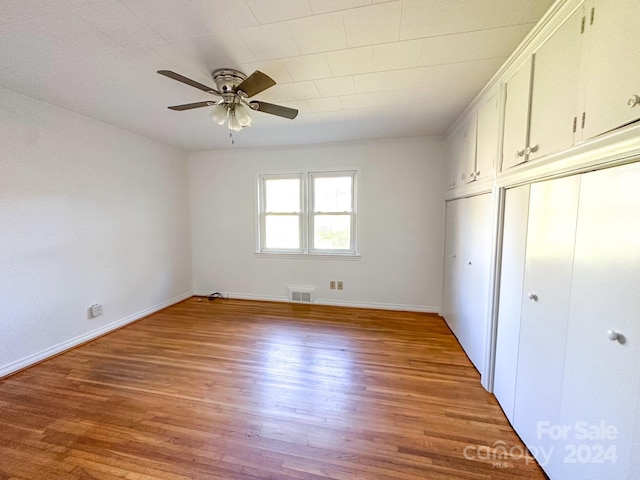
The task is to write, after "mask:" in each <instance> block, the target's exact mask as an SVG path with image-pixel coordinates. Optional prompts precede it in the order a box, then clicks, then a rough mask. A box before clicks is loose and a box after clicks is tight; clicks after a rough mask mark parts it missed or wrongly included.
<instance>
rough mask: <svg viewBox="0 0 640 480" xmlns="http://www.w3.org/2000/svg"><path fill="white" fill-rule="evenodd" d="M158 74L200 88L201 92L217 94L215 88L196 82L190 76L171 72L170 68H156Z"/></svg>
mask: <svg viewBox="0 0 640 480" xmlns="http://www.w3.org/2000/svg"><path fill="white" fill-rule="evenodd" d="M158 73H159V74H160V75H164V76H165V77H169V78H172V79H173V80H177V81H178V82H182V83H184V84H186V85H189V86H191V87H194V88H197V89H199V90H202V91H203V92H207V93H213V94H216V95H217V94H218V92H217V91H216V89H215V88H211V87H207V86H206V85H203V84H202V83H199V82H196V81H195V80H191V79H190V78H187V77H185V76H184V75H180V74H179V73H176V72H172V71H171V70H158Z"/></svg>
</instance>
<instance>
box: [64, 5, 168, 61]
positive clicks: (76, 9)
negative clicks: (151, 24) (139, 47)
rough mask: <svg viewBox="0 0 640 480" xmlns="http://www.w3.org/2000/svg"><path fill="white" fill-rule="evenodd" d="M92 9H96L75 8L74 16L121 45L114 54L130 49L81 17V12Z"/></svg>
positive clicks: (89, 6) (92, 6)
mask: <svg viewBox="0 0 640 480" xmlns="http://www.w3.org/2000/svg"><path fill="white" fill-rule="evenodd" d="M92 8H94V5H86V6H84V7H78V8H74V9H73V12H72V14H73V15H74V16H75V17H77V18H79V19H80V20H82V21H83V22H84V23H86V24H87V25H89V26H90V27H91V28H95V29H96V30H97V31H98V32H100V33H102V34H103V35H105V36H107V37H109V38H110V39H111V40H112V41H113V43H117V44H118V45H120V49H118V50H113V51H112V53H113V52H121V51H123V50H126V49H127V48H129V47H127V45H123V44H122V43H120V42H119V41H118V40H117V39H116V38H115V37H114V36H112V34H110V33H109V32H108V31H106V30H103V29H102V28H100V27H99V26H98V25H94V24H93V22H90V21H88V20H85V19H84V18H83V17H82V16H81V15H79V14H78V13H79V12H80V11H81V10H89V9H92ZM145 25H146V24H145ZM156 33H157V32H156ZM144 46H145V47H148V45H144Z"/></svg>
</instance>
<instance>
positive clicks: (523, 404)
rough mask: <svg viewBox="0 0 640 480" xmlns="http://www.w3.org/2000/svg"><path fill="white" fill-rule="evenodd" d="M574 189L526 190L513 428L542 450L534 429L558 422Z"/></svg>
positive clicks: (557, 184)
mask: <svg viewBox="0 0 640 480" xmlns="http://www.w3.org/2000/svg"><path fill="white" fill-rule="evenodd" d="M579 190H580V177H579V176H573V177H567V178H561V179H558V180H551V181H546V182H541V183H536V184H533V185H532V186H531V195H530V202H529V222H528V228H527V230H528V235H527V248H526V260H525V274H524V289H523V291H522V294H521V300H522V319H521V325H520V342H519V354H518V372H517V380H516V395H515V405H514V422H513V425H514V427H515V429H516V431H517V432H518V433H519V434H520V436H521V437H522V439H523V440H524V442H525V443H526V444H527V445H535V446H537V447H540V448H541V449H542V448H544V449H545V451H546V449H548V448H551V447H554V446H555V443H554V442H553V441H552V439H550V438H547V437H543V438H540V436H539V435H538V426H539V425H540V422H550V424H557V422H558V419H559V413H560V411H559V410H560V397H561V393H562V382H563V368H564V352H565V344H566V338H567V319H568V316H569V295H570V291H571V290H570V287H571V275H572V266H573V249H574V242H575V231H576V219H577V212H578V197H579ZM541 449H539V450H538V451H537V452H534V453H538V454H540V453H542V450H541ZM537 458H538V460H539V461H540V462H541V463H542V462H543V461H544V459H543V458H540V457H537ZM548 473H549V472H548ZM552 478H553V477H552Z"/></svg>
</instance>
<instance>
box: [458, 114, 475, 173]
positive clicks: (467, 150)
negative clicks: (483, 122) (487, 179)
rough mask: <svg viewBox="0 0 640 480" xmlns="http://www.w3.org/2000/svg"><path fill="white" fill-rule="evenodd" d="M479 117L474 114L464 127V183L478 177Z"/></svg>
mask: <svg viewBox="0 0 640 480" xmlns="http://www.w3.org/2000/svg"><path fill="white" fill-rule="evenodd" d="M477 132H478V118H477V117H476V115H475V114H474V115H473V116H472V117H471V118H470V119H469V121H468V122H467V125H466V126H465V128H464V150H463V157H462V158H461V159H460V165H461V166H462V168H461V170H462V172H461V173H462V181H463V183H471V182H473V181H474V180H475V179H476V174H475V172H476V136H477Z"/></svg>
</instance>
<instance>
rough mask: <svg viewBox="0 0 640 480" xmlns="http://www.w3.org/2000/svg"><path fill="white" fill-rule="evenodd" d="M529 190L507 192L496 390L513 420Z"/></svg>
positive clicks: (507, 413)
mask: <svg viewBox="0 0 640 480" xmlns="http://www.w3.org/2000/svg"><path fill="white" fill-rule="evenodd" d="M529 191H530V186H529V185H525V186H523V187H518V188H512V189H510V190H507V192H506V195H505V209H504V233H503V236H502V238H503V240H502V244H503V246H502V259H501V267H500V305H499V307H498V334H497V338H496V361H495V373H494V384H493V393H494V394H495V396H496V398H497V399H498V402H499V403H500V406H501V407H502V410H504V413H505V415H506V416H507V418H508V419H509V421H510V422H513V404H514V401H515V393H516V372H517V366H518V343H519V338H520V316H521V313H522V289H523V284H524V260H525V253H526V246H527V222H528V218H529Z"/></svg>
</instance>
